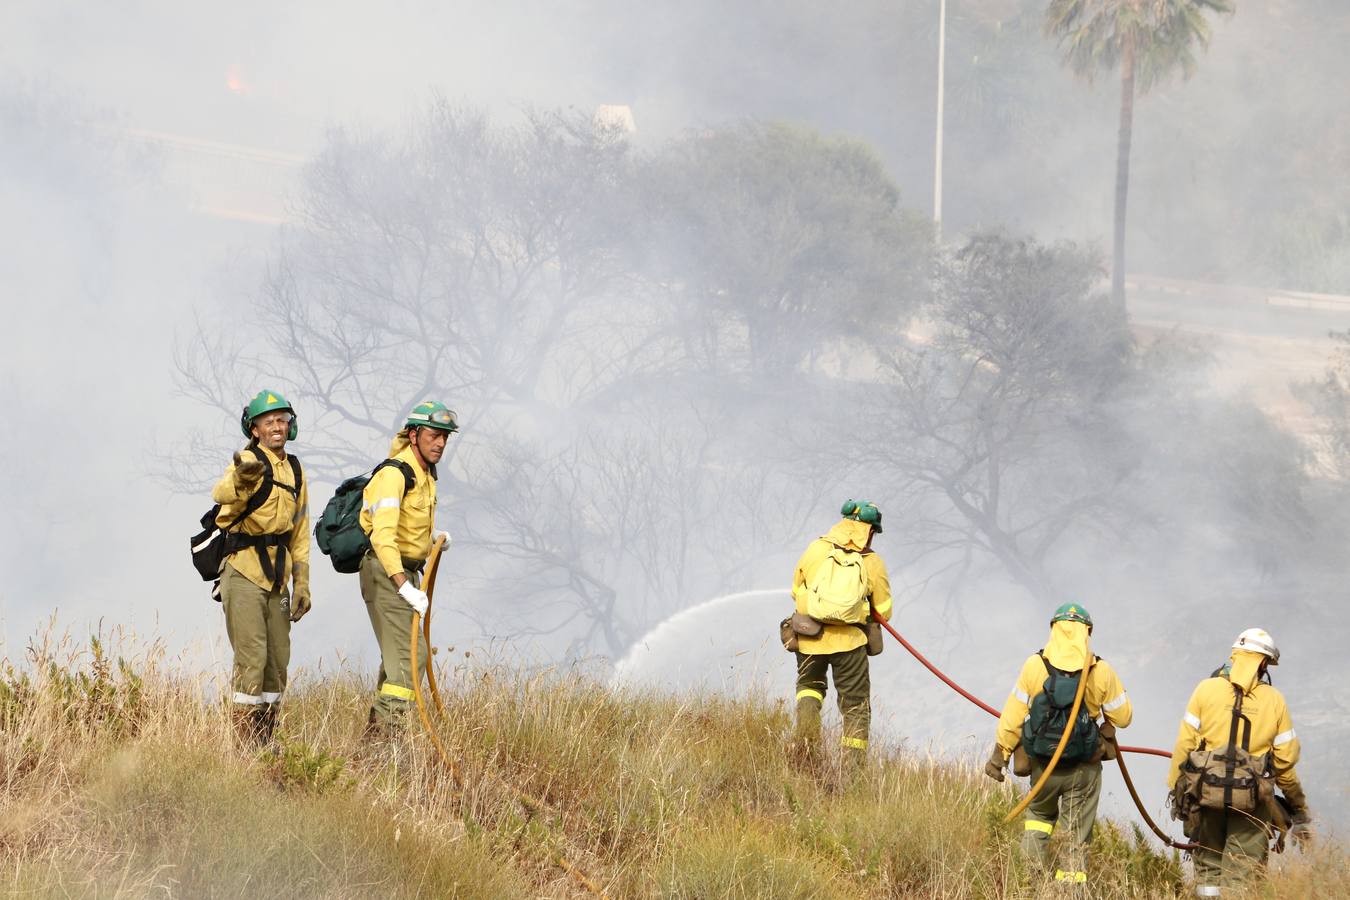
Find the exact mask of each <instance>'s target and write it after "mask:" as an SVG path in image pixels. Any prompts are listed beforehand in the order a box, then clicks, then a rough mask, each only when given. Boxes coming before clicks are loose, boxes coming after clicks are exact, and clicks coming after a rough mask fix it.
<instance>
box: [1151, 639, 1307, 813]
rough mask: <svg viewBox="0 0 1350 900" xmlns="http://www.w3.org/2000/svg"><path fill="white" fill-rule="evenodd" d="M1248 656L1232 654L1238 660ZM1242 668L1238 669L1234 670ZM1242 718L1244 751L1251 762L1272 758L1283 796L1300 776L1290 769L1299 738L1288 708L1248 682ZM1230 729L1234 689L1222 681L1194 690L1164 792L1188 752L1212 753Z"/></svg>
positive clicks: (1267, 688) (1272, 692)
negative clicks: (1247, 725)
mask: <svg viewBox="0 0 1350 900" xmlns="http://www.w3.org/2000/svg"><path fill="white" fill-rule="evenodd" d="M1244 652H1246V651H1242V650H1235V651H1234V652H1233V655H1234V657H1235V658H1236V657H1237V655H1238V654H1240V653H1244ZM1242 668H1243V667H1239V666H1237V665H1236V664H1235V665H1234V669H1236V670H1238V671H1241V670H1242ZM1242 715H1244V716H1246V717H1247V719H1248V720H1249V721H1250V722H1251V736H1250V737H1249V739H1248V743H1247V749H1248V751H1249V752H1250V753H1252V754H1253V755H1255V756H1260V755H1261V754H1263V753H1270V754H1271V760H1272V764H1273V767H1274V770H1275V782H1276V784H1278V785H1279V786H1280V788H1281V789H1282V790H1289V789H1291V788H1297V787H1299V781H1298V775H1297V774H1296V773H1295V772H1294V766H1295V765H1297V763H1298V757H1299V743H1298V735H1297V734H1296V733H1295V732H1294V723H1293V720H1292V719H1290V717H1289V706H1288V704H1287V703H1285V700H1284V695H1283V694H1281V693H1280V692H1279V691H1278V690H1277V689H1275V688H1274V687H1272V686H1271V685H1268V684H1262V683H1260V682H1259V681H1255V682H1254V683H1253V681H1249V682H1248V684H1247V685H1246V692H1245V693H1244V694H1243V697H1242ZM1232 724H1233V683H1232V682H1230V681H1229V680H1228V679H1227V678H1224V677H1222V676H1220V677H1217V678H1206V679H1205V680H1204V681H1202V682H1200V683H1199V684H1198V685H1196V688H1195V691H1194V692H1193V693H1192V694H1191V699H1190V701H1189V702H1187V704H1186V713H1185V715H1184V716H1183V717H1182V719H1181V725H1180V727H1179V728H1178V729H1177V743H1176V747H1175V748H1174V749H1173V750H1172V767H1171V769H1170V770H1169V771H1168V773H1167V786H1168V787H1169V788H1170V787H1172V786H1173V785H1175V784H1176V782H1177V775H1178V774H1179V772H1180V770H1181V764H1182V763H1183V762H1184V761H1185V760H1186V757H1187V755H1188V754H1189V753H1190V752H1191V751H1192V750H1197V749H1199V748H1200V742H1201V741H1204V742H1205V747H1206V748H1209V749H1214V748H1217V747H1222V746H1224V745H1225V744H1227V743H1228V732H1229V730H1230V729H1231V728H1232ZM1243 732H1244V726H1243V725H1242V723H1241V722H1239V723H1238V741H1239V743H1240V742H1241V740H1242V735H1243Z"/></svg>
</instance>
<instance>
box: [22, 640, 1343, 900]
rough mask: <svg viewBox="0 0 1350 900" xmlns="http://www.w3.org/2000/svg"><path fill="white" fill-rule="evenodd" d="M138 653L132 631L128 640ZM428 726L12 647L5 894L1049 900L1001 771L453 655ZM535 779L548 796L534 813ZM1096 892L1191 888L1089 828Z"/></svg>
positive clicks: (1339, 856) (757, 706)
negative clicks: (799, 743) (440, 707)
mask: <svg viewBox="0 0 1350 900" xmlns="http://www.w3.org/2000/svg"><path fill="white" fill-rule="evenodd" d="M116 643H118V644H119V646H120V648H121V649H122V650H123V651H125V650H126V649H127V648H128V647H133V648H134V647H135V645H134V642H132V641H128V640H122V641H119V642H116ZM443 681H444V682H445V683H448V684H449V685H450V687H449V688H448V689H447V690H446V701H447V704H448V713H449V715H448V717H446V719H445V720H438V725H437V727H438V729H439V733H440V734H441V735H442V737H443V739H444V741H445V743H446V744H447V746H448V747H449V748H450V750H451V752H452V753H453V754H454V757H455V760H456V762H457V765H458V766H459V767H460V770H461V772H462V774H463V775H464V777H465V779H466V782H467V786H466V789H465V790H464V791H463V792H458V791H456V790H455V788H454V785H453V783H452V781H451V779H450V778H449V777H448V776H447V774H446V772H445V771H444V769H443V767H442V766H441V764H440V763H439V761H438V759H437V758H436V756H435V754H434V753H433V751H432V748H431V745H430V742H429V741H428V740H427V738H426V736H425V735H424V734H422V733H421V732H422V729H421V728H420V725H416V724H415V725H414V726H413V727H412V728H411V729H410V733H409V736H408V737H407V738H406V739H405V740H403V741H402V742H399V743H396V744H392V745H391V744H384V745H365V744H363V743H362V742H361V739H360V732H361V728H362V726H363V725H364V710H365V707H366V704H367V702H368V697H367V692H366V690H365V687H364V685H363V684H362V683H361V682H360V681H359V680H358V679H357V678H355V677H353V676H351V675H345V674H336V675H330V676H325V677H322V678H315V679H309V680H308V683H302V684H300V685H298V686H297V687H298V689H297V690H295V691H293V692H292V695H291V696H290V697H289V698H288V704H287V707H286V713H285V718H284V720H283V723H282V727H281V729H280V731H279V735H278V737H279V740H278V743H277V746H276V748H274V749H273V750H271V751H268V752H256V751H255V752H249V753H246V752H242V751H240V750H238V749H236V748H235V746H234V744H233V741H232V737H231V733H230V728H229V720H228V715H227V710H226V707H225V705H224V704H223V703H221V702H219V701H218V700H216V699H215V698H216V697H218V696H219V688H218V686H216V685H214V684H213V683H211V682H210V681H209V680H208V679H203V678H200V677H194V676H192V675H189V674H186V670H185V668H184V667H181V666H176V665H166V664H165V663H164V660H163V654H162V652H161V650H160V648H158V647H156V646H154V645H151V646H149V647H145V648H141V649H140V650H138V651H136V655H135V657H134V658H130V659H119V658H117V657H116V656H110V655H109V653H108V652H106V651H105V649H104V646H103V644H102V643H100V642H97V641H95V642H93V643H92V644H91V645H89V646H82V647H76V646H74V645H72V644H71V643H69V642H68V641H67V642H63V643H57V644H55V645H52V644H48V645H46V646H42V647H35V648H32V649H31V650H30V653H29V655H28V658H27V659H26V660H25V661H24V662H23V664H22V666H18V665H8V664H6V665H0V892H4V893H6V894H7V895H13V896H20V897H119V898H120V897H128V898H132V897H286V898H306V897H325V898H329V897H334V898H347V897H351V898H356V897H370V896H382V897H418V896H425V897H449V896H455V897H485V898H486V897H492V898H497V897H571V896H581V895H584V894H582V892H581V888H580V886H579V884H578V882H576V881H575V880H573V879H572V878H571V877H570V876H568V875H567V874H566V873H565V872H564V871H563V870H562V869H561V868H560V867H559V866H557V865H556V860H557V859H559V858H564V859H567V860H568V861H570V862H571V863H573V864H574V865H576V866H578V867H579V868H581V869H583V870H584V871H585V872H587V873H589V874H590V875H591V876H592V877H593V878H594V879H595V880H596V881H597V882H599V883H601V884H602V885H603V886H604V887H605V889H606V890H607V891H608V893H609V895H610V896H611V897H615V898H618V897H683V898H710V897H745V898H751V897H755V898H758V897H775V898H776V897H783V898H851V897H943V898H952V900H957V898H984V897H1001V898H1033V897H1039V896H1042V895H1044V896H1059V894H1057V893H1055V892H1054V891H1053V890H1052V887H1053V886H1051V885H1047V884H1045V883H1044V882H1043V881H1041V880H1040V879H1038V878H1035V877H1032V876H1031V875H1030V874H1029V873H1027V872H1024V871H1023V870H1022V868H1021V866H1020V864H1019V862H1018V860H1017V857H1016V854H1015V853H1014V847H1013V843H1012V842H1013V840H1014V839H1015V838H1016V837H1017V832H1016V830H1014V829H1010V828H1007V827H1005V826H1003V825H1002V824H1001V818H1002V816H1003V815H1004V814H1005V813H1006V811H1007V810H1008V809H1010V808H1011V807H1012V804H1013V801H1014V794H1013V791H1012V789H1011V788H999V787H997V786H994V785H993V784H992V783H990V782H987V780H985V779H983V778H981V777H978V773H977V772H975V771H973V770H969V769H964V768H962V767H960V766H956V765H952V764H950V763H945V762H942V761H939V760H935V759H928V758H920V757H915V756H912V755H900V754H898V753H890V754H876V756H875V757H874V760H873V765H872V766H871V767H870V769H869V770H868V772H867V773H866V775H865V776H864V777H862V778H860V779H857V780H854V781H848V782H846V781H845V780H844V779H842V778H841V773H840V772H839V770H838V768H837V767H831V766H829V765H825V766H822V767H819V768H816V769H810V770H808V769H804V768H803V767H801V766H798V765H795V764H794V763H793V761H792V758H791V756H790V754H789V753H788V752H787V751H786V749H785V746H784V740H785V736H786V734H787V732H788V731H789V728H790V720H789V716H788V713H787V709H786V706H785V705H784V704H783V703H780V702H778V701H774V702H768V701H730V700H723V699H716V698H712V699H709V698H703V699H702V701H701V702H697V703H695V702H694V701H693V700H690V701H686V702H681V701H680V700H678V699H671V698H664V697H656V696H651V695H645V694H638V693H632V692H628V693H615V692H612V691H610V690H608V689H606V688H605V687H603V686H601V685H598V684H595V683H594V682H591V681H588V680H586V679H584V678H579V677H575V676H571V675H569V674H566V673H561V672H548V673H543V674H532V675H524V674H521V673H513V672H510V671H506V670H503V669H501V668H487V669H468V668H461V669H459V670H456V671H454V672H446V673H445V674H444V675H443ZM518 792H523V793H525V794H527V795H529V796H530V797H532V798H536V799H537V800H538V801H540V803H541V804H542V807H541V809H540V810H539V811H537V812H535V813H533V814H532V813H531V812H530V811H529V810H527V809H526V808H525V806H523V805H522V804H521V803H520V802H519V801H518V800H517V799H516V796H517V793H518ZM1092 869H1093V876H1094V881H1095V887H1094V891H1093V896H1097V897H1103V898H1144V897H1180V896H1187V890H1186V884H1185V880H1184V877H1183V870H1182V865H1181V862H1180V860H1179V859H1177V858H1176V857H1175V856H1174V855H1162V854H1159V853H1157V852H1155V850H1153V849H1152V845H1151V844H1150V843H1149V842H1148V841H1146V840H1144V839H1143V837H1142V835H1139V834H1138V833H1137V832H1136V831H1135V830H1134V829H1133V827H1132V826H1131V827H1130V828H1129V829H1125V830H1123V829H1121V828H1118V827H1115V826H1114V825H1110V824H1104V825H1103V826H1102V827H1099V829H1098V835H1097V838H1096V841H1095V847H1094V858H1093V862H1092ZM1263 887H1264V893H1259V894H1254V896H1281V897H1286V896H1287V897H1333V896H1347V895H1350V872H1348V871H1347V863H1346V859H1345V856H1344V854H1343V853H1341V852H1340V851H1339V850H1338V849H1334V848H1333V849H1324V850H1322V851H1320V852H1319V853H1318V854H1317V855H1316V856H1314V857H1310V858H1293V859H1285V860H1282V861H1281V864H1280V865H1278V866H1277V867H1276V871H1275V873H1274V874H1273V875H1272V877H1271V879H1270V881H1269V882H1268V883H1267V884H1266V885H1264V886H1263Z"/></svg>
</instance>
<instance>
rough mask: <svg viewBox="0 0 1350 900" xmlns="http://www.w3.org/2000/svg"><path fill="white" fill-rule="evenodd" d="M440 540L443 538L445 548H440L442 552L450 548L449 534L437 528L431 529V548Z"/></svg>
mask: <svg viewBox="0 0 1350 900" xmlns="http://www.w3.org/2000/svg"><path fill="white" fill-rule="evenodd" d="M441 538H445V547H442V548H441V550H442V551H444V550H445V549H446V547H449V546H450V540H451V538H450V532H448V531H441V530H440V529H439V528H433V529H431V545H432V546H433V547H434V546H436V542H437V541H439V540H440V539H441Z"/></svg>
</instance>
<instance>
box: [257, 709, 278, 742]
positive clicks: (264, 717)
mask: <svg viewBox="0 0 1350 900" xmlns="http://www.w3.org/2000/svg"><path fill="white" fill-rule="evenodd" d="M280 715H281V704H280V703H268V704H267V705H266V706H265V707H263V709H262V713H261V715H260V716H259V717H258V723H259V724H258V742H259V743H261V744H262V745H263V746H264V747H266V746H269V745H270V744H271V743H272V733H273V732H274V731H276V728H277V718H278V717H279V716H280Z"/></svg>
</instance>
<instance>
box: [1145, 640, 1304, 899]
mask: <svg viewBox="0 0 1350 900" xmlns="http://www.w3.org/2000/svg"><path fill="white" fill-rule="evenodd" d="M1279 662H1280V651H1279V648H1278V647H1277V646H1276V645H1275V639H1274V638H1272V637H1271V636H1270V634H1269V633H1268V632H1266V631H1264V630H1263V629H1260V628H1248V629H1247V630H1246V631H1244V632H1242V633H1241V634H1239V635H1238V637H1237V640H1236V641H1234V642H1233V650H1232V655H1231V657H1230V659H1229V662H1228V664H1227V665H1226V666H1224V667H1223V668H1222V669H1220V670H1219V671H1218V672H1216V673H1215V674H1214V675H1213V676H1211V677H1209V678H1206V679H1205V680H1204V681H1202V682H1200V684H1199V685H1198V686H1197V687H1196V688H1195V691H1194V692H1193V693H1192V694H1191V699H1190V700H1189V702H1187V704H1186V712H1185V714H1184V715H1183V716H1182V720H1181V725H1180V728H1179V729H1178V731H1177V743H1176V747H1175V748H1174V749H1173V751H1172V766H1171V769H1170V770H1169V772H1168V776H1167V786H1168V788H1169V789H1171V791H1172V794H1173V814H1174V815H1176V816H1177V818H1180V819H1182V820H1183V822H1184V823H1185V825H1186V836H1187V837H1189V838H1190V839H1191V840H1193V841H1195V842H1196V843H1197V844H1199V845H1200V847H1199V849H1197V850H1195V851H1193V852H1192V854H1191V860H1192V862H1193V863H1194V865H1195V880H1196V886H1195V895H1196V896H1197V897H1219V896H1222V889H1223V888H1224V887H1225V886H1235V885H1238V884H1240V883H1241V882H1242V881H1243V880H1245V879H1246V878H1247V877H1249V876H1250V875H1251V874H1252V873H1253V871H1255V870H1259V869H1260V868H1262V867H1264V865H1265V863H1266V858H1267V853H1268V849H1267V848H1268V841H1269V840H1270V837H1271V835H1272V833H1273V829H1272V827H1271V826H1272V824H1273V823H1274V822H1275V820H1276V819H1277V818H1279V817H1280V812H1279V811H1278V810H1277V809H1276V807H1275V803H1276V802H1277V801H1276V800H1275V797H1274V790H1273V788H1270V787H1269V784H1270V781H1271V780H1272V779H1273V781H1274V783H1275V785H1276V786H1278V787H1279V788H1280V790H1281V791H1282V792H1283V793H1284V801H1285V804H1286V805H1287V807H1288V810H1289V813H1290V816H1291V818H1292V820H1293V821H1292V825H1293V828H1292V833H1293V837H1294V840H1295V842H1297V843H1298V844H1299V845H1300V846H1303V845H1305V844H1306V843H1307V842H1308V841H1309V840H1310V839H1311V838H1312V825H1311V822H1312V818H1311V815H1310V814H1309V812H1308V798H1307V796H1306V795H1305V794H1304V792H1303V786H1302V785H1301V784H1300V783H1299V780H1298V775H1297V774H1296V773H1295V772H1294V766H1295V765H1296V764H1297V763H1298V756H1299V743H1298V736H1297V735H1296V734H1295V733H1294V723H1293V721H1292V720H1291V719H1290V718H1289V707H1288V705H1287V704H1286V703H1285V700H1284V695H1283V694H1281V693H1280V692H1279V691H1278V690H1277V689H1276V688H1275V687H1274V686H1272V685H1271V684H1270V681H1269V676H1268V672H1267V669H1268V668H1269V667H1270V666H1275V665H1278V664H1279ZM1206 748H1208V749H1206ZM1235 749H1237V750H1239V751H1240V752H1233V751H1234V750H1235ZM1206 781H1207V782H1209V784H1208V785H1206V784H1204V783H1203V782H1206ZM1225 786H1226V787H1227V790H1226V791H1225V790H1224V788H1225Z"/></svg>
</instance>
